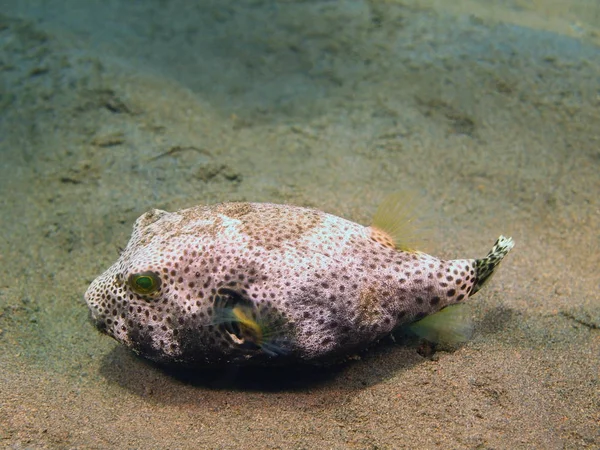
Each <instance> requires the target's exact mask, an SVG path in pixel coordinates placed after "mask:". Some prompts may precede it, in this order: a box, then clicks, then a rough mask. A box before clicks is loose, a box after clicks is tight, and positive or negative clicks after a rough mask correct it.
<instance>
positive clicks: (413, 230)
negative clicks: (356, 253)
mask: <svg viewBox="0 0 600 450" xmlns="http://www.w3.org/2000/svg"><path fill="white" fill-rule="evenodd" d="M419 203H420V202H419V201H418V195H417V194H416V193H415V192H411V191H401V192H396V193H394V194H391V195H388V196H387V197H386V198H385V199H384V200H383V202H382V203H381V204H380V205H379V208H377V212H376V213H375V216H374V217H373V224H372V225H371V230H372V237H373V239H375V240H376V241H378V242H381V243H382V244H384V245H387V246H389V247H394V248H396V249H398V250H402V251H405V252H408V251H415V250H416V249H417V248H418V247H419V246H420V245H422V244H423V243H424V241H425V240H426V239H425V236H424V234H423V233H422V230H419V229H418V228H422V224H420V223H419V222H421V221H420V220H417V212H418V210H419V209H420V208H419ZM418 225H421V226H418Z"/></svg>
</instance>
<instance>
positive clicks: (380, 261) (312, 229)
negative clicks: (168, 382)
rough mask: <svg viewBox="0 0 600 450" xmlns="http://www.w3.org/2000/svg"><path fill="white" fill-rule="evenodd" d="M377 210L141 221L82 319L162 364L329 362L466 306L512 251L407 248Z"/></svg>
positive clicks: (223, 213)
mask: <svg viewBox="0 0 600 450" xmlns="http://www.w3.org/2000/svg"><path fill="white" fill-rule="evenodd" d="M391 211H392V213H393V208H391ZM378 214H379V216H380V217H379V219H377V217H376V220H375V222H374V224H373V225H371V226H363V225H360V224H357V223H354V222H351V221H349V220H346V219H343V218H340V217H337V216H334V215H331V214H327V213H325V212H321V211H318V210H315V209H310V208H303V207H297V206H290V205H277V204H269V203H221V204H217V205H212V206H198V207H194V208H189V209H185V210H181V211H178V212H174V213H168V212H165V211H161V210H152V211H149V212H147V213H146V214H144V215H142V216H141V217H140V218H139V219H138V220H137V221H136V223H135V226H134V229H133V234H132V236H131V239H130V241H129V243H128V245H127V247H126V248H125V249H124V250H123V251H122V253H121V255H120V258H119V259H118V261H117V262H116V263H115V264H114V265H113V266H112V267H110V268H109V269H108V270H107V271H106V272H105V273H103V274H102V275H100V276H99V277H98V278H97V279H96V280H94V281H93V283H92V284H91V285H90V286H89V288H88V290H87V292H86V293H85V300H86V302H87V304H88V306H89V308H90V312H91V319H92V321H93V323H94V324H95V325H96V326H97V327H98V329H100V330H101V331H102V332H104V333H106V334H108V335H110V336H112V337H113V338H115V339H116V340H117V341H119V342H121V343H122V344H124V345H126V346H127V347H130V348H131V349H133V350H134V351H135V352H137V353H138V354H141V355H143V356H145V357H147V358H149V359H151V360H154V361H157V362H159V363H163V364H177V363H183V364H190V365H206V366H210V365H227V364H253V363H256V364H285V363H291V362H294V363H296V362H300V363H303V362H308V363H320V362H329V361H335V360H338V359H341V358H343V357H344V356H346V355H349V354H352V353H355V352H357V351H360V350H362V349H364V348H366V347H367V346H369V345H370V344H372V343H373V342H375V341H377V340H379V339H380V338H382V337H384V336H386V335H388V334H389V333H390V332H392V331H393V330H394V329H395V328H397V327H399V326H402V325H406V324H410V323H413V322H415V321H418V320H419V319H422V318H424V317H425V316H427V315H430V314H433V313H436V312H438V311H440V310H441V309H443V308H445V307H446V306H448V305H453V304H456V303H461V302H463V301H465V300H466V299H467V298H468V297H469V296H470V295H472V294H474V293H475V292H476V291H477V290H479V288H480V287H481V285H482V284H483V283H484V282H485V281H486V280H487V279H488V278H489V277H490V276H491V274H492V273H493V271H494V269H495V268H496V266H497V264H498V263H499V262H500V260H501V259H502V258H503V257H504V255H506V253H507V252H508V251H509V250H510V248H511V247H512V245H513V244H512V240H511V239H510V238H504V237H500V238H499V240H498V241H497V242H496V244H495V246H494V248H493V249H492V251H490V253H489V254H488V256H487V257H485V258H482V259H458V260H442V259H438V258H436V257H433V256H430V255H428V254H425V253H422V252H418V251H414V250H410V249H404V250H403V248H404V247H403V245H402V243H401V242H399V239H398V237H397V236H395V233H396V231H394V226H392V225H393V221H391V222H390V220H387V221H386V220H385V219H386V216H389V214H388V213H387V212H386V211H383V212H381V213H378ZM378 223H381V224H383V225H382V226H378ZM390 223H392V225H390ZM396 234H397V233H396Z"/></svg>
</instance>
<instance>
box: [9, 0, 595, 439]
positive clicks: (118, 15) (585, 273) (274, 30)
mask: <svg viewBox="0 0 600 450" xmlns="http://www.w3.org/2000/svg"><path fill="white" fill-rule="evenodd" d="M0 154H1V156H2V159H1V164H0V224H1V229H2V233H1V235H0V237H1V238H0V267H1V268H2V276H1V277H0V446H1V447H7V448H222V449H241V448H269V449H277V448H294V449H304V448H332V449H338V448H339V449H345V448H356V449H375V448H380V449H382V448H390V449H391V448H394V449H398V448H455V449H463V448H464V449H472V448H473V449H474V448H511V449H517V448H568V449H571V448H572V449H576V448H577V449H579V448H599V447H600V382H599V374H600V331H599V329H600V275H599V268H600V3H599V2H597V1H596V0H573V1H568V2H567V1H552V0H537V1H525V0H503V1H500V0H498V1H489V0H462V1H443V0H422V1H416V0H404V1H393V0H387V1H386V0H370V1H367V0H363V1H359V0H339V1H327V0H321V1H317V0H305V1H300V0H298V1H284V0H280V1H275V0H270V1H267V0H237V1H233V0H212V1H211V0H204V1H203V0H197V1H191V0H169V1H167V0H145V1H131V0H88V1H79V0H27V1H23V0H1V1H0ZM405 189H410V190H416V191H418V192H419V194H420V196H421V197H422V198H423V204H424V211H422V212H423V216H425V217H427V218H428V219H429V221H430V222H432V223H433V229H434V232H433V236H432V238H431V243H430V248H428V249H427V250H429V251H431V253H433V254H435V255H437V256H440V257H446V258H454V257H479V256H483V255H484V254H485V252H486V251H487V250H488V247H489V245H490V243H491V242H493V240H494V239H495V238H496V237H497V236H498V235H500V234H505V235H509V236H512V237H513V238H514V240H515V242H516V246H515V248H514V250H513V251H512V252H511V254H510V255H509V256H508V257H507V258H506V261H505V262H504V264H503V265H502V267H501V268H500V269H499V272H498V274H497V275H496V276H495V277H494V279H493V280H492V281H491V282H490V283H489V285H488V286H486V288H485V289H484V290H482V292H480V293H479V294H478V295H477V296H476V297H474V298H473V299H472V300H471V307H472V311H471V313H472V316H473V321H474V324H475V333H474V336H473V338H472V340H471V341H469V342H468V343H466V344H465V345H463V346H461V347H460V348H458V349H454V350H443V349H442V350H441V351H438V352H435V353H433V355H431V354H429V353H428V352H423V351H422V349H421V348H420V347H419V343H418V342H416V341H415V340H410V339H409V340H408V341H407V342H396V343H393V342H392V341H391V340H390V341H389V342H384V343H382V344H381V345H379V346H377V347H375V348H374V349H373V350H372V351H370V352H369V353H366V354H364V355H361V357H360V358H357V360H355V361H350V362H348V363H346V364H343V365H341V366H338V367H333V368H329V369H317V368H314V369H313V368H304V369H301V370H300V369H296V370H288V371H286V370H275V371H266V370H262V371H261V370H240V371H236V370H230V371H222V372H219V373H169V372H166V371H164V370H162V369H160V368H158V367H156V366H154V365H152V364H150V363H148V362H146V361H144V360H142V359H140V358H137V357H136V356H135V355H133V354H132V353H131V352H129V351H127V350H126V349H125V348H122V347H120V346H119V345H118V344H117V343H116V342H114V341H113V340H111V339H109V338H108V337H106V336H101V335H100V334H99V333H98V332H97V331H96V330H95V329H94V328H93V326H92V325H91V324H90V323H89V321H88V310H87V307H86V305H85V303H84V301H83V292H84V291H85V289H86V288H87V286H88V285H89V283H90V282H91V281H92V280H93V279H94V278H95V277H96V276H97V275H98V274H100V273H101V272H102V271H103V270H105V269H106V268H107V267H108V266H109V265H110V264H112V263H113V262H114V261H115V260H116V259H117V257H118V251H119V248H120V247H122V246H124V245H125V244H126V243H127V240H128V238H129V235H130V233H131V227H132V224H133V222H134V221H135V219H136V218H137V217H138V216H140V215H141V214H142V213H144V212H145V211H147V210H149V209H151V208H161V209H165V210H169V211H173V210H176V209H179V208H183V207H188V206H193V205H196V204H205V203H215V202H221V201H264V202H275V203H293V204H297V205H302V206H311V207H315V208H318V209H321V210H324V211H327V212H330V213H333V214H337V215H340V216H342V217H345V218H347V219H350V220H354V221H357V222H360V223H364V224H368V223H369V221H370V218H371V217H372V216H373V214H374V212H375V210H376V208H377V205H378V203H379V202H380V201H381V200H382V199H383V198H385V196H386V195H387V194H389V193H391V192H395V191H398V190H405ZM422 355H424V356H422Z"/></svg>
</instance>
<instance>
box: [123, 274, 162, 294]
mask: <svg viewBox="0 0 600 450" xmlns="http://www.w3.org/2000/svg"><path fill="white" fill-rule="evenodd" d="M128 281H129V286H130V287H131V289H133V290H134V291H135V292H137V293H138V294H153V293H154V292H156V291H158V290H159V289H160V278H159V276H158V275H157V274H156V273H154V272H140V273H133V274H131V275H130V276H129V280H128Z"/></svg>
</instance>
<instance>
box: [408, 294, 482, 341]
mask: <svg viewBox="0 0 600 450" xmlns="http://www.w3.org/2000/svg"><path fill="white" fill-rule="evenodd" d="M408 328H409V329H410V330H411V331H412V332H413V333H415V334H416V335H417V336H419V337H421V338H423V339H427V340H428V341H430V342H434V343H436V344H442V345H449V346H456V345H458V344H461V343H463V342H466V341H468V340H469V339H470V338H471V336H472V334H473V324H472V321H471V317H470V315H469V307H468V306H467V305H463V304H457V305H450V306H446V307H445V308H444V309H442V310H441V311H439V312H437V313H435V314H432V315H430V316H427V317H424V318H423V319H421V320H419V321H418V322H415V323H413V324H411V325H410V326H409V327H408Z"/></svg>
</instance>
